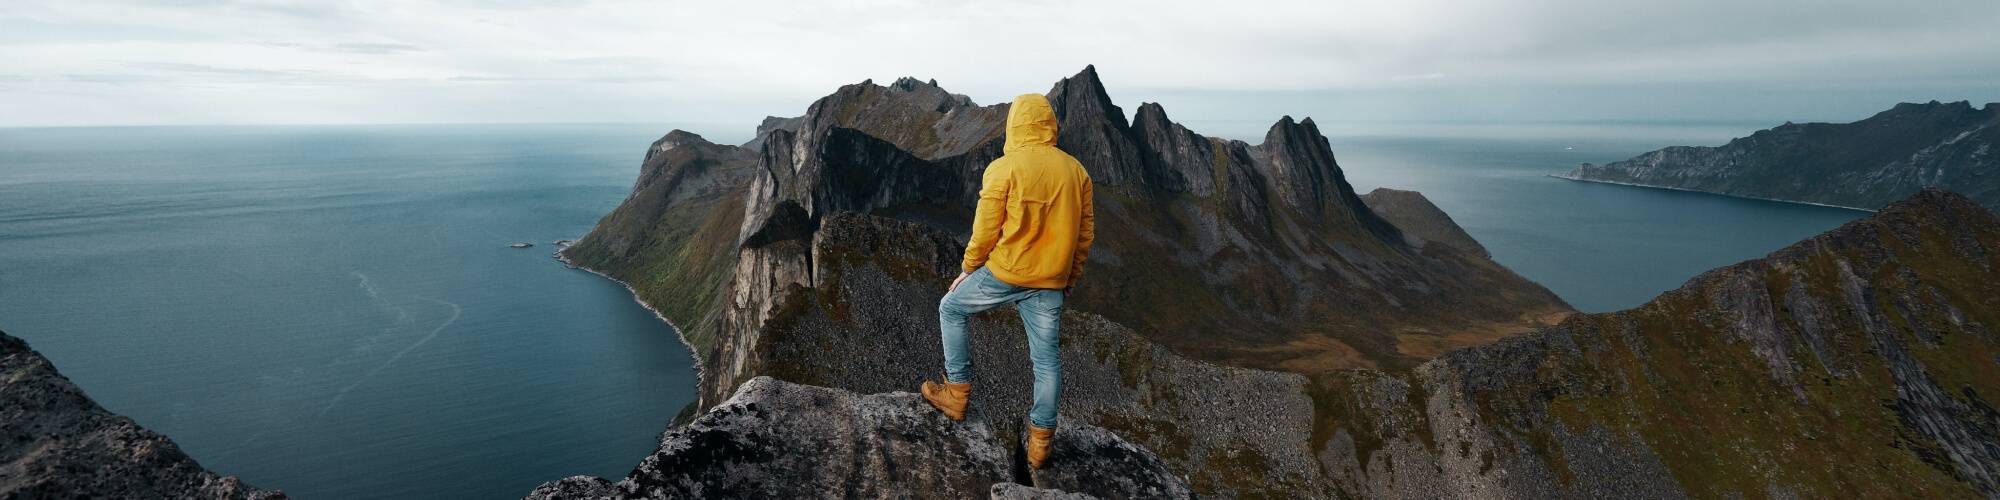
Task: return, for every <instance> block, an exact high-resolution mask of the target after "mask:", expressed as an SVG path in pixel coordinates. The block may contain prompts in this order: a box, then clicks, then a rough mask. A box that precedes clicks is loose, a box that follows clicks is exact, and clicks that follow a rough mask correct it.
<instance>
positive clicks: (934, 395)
mask: <svg viewBox="0 0 2000 500" xmlns="http://www.w3.org/2000/svg"><path fill="white" fill-rule="evenodd" d="M922 392H923V394H924V401H929V402H930V403H931V406H935V407H937V409H938V411H941V412H944V417H945V418H949V419H952V420H965V403H966V401H967V400H968V399H970V398H971V396H972V383H970V382H967V383H963V384H954V383H951V382H949V381H946V382H943V383H939V382H932V381H929V380H925V381H924V388H923V391H922Z"/></svg>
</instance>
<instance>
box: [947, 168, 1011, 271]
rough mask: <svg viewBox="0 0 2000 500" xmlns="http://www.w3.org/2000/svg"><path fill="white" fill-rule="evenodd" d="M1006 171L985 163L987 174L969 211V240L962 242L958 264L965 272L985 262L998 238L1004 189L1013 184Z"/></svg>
mask: <svg viewBox="0 0 2000 500" xmlns="http://www.w3.org/2000/svg"><path fill="white" fill-rule="evenodd" d="M1007 170H1008V169H1007V168H1006V167H1005V166H1004V165H1003V164H1002V163H1000V162H998V161H995V162H993V164H991V165H987V166H986V176H985V178H984V179H982V180H980V182H979V208H978V210H977V211H976V212H974V213H973V214H972V241H971V242H970V243H966V244H965V262H962V263H960V265H959V267H960V269H961V270H963V271H964V272H966V273H971V272H973V271H976V270H978V269H979V266H983V265H986V256H987V254H990V253H992V252H993V245H994V244H995V243H998V242H999V241H1000V223H1001V222H1003V221H1005V220H1006V219H1007V190H1008V188H1010V187H1012V186H1011V185H1010V184H1009V183H1010V182H1011V179H1010V178H1009V177H1008V176H1007Z"/></svg>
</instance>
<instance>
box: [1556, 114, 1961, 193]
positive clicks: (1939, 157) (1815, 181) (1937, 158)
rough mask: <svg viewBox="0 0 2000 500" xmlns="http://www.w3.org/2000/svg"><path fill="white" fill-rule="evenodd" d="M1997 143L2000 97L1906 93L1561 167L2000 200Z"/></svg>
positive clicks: (1649, 177) (1598, 176)
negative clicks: (1874, 109)
mask: <svg viewBox="0 0 2000 500" xmlns="http://www.w3.org/2000/svg"><path fill="white" fill-rule="evenodd" d="M1996 146H2000V103H1989V104H1987V105H1986V106H1985V107H1984V108H1978V109H1975V108H1973V107H1972V104H1971V103H1968V102H1965V101H1959V102H1953V103H1939V102H1937V101H1931V102H1929V103H1925V104H1914V103H1902V104H1897V105H1896V106H1895V107H1894V108H1891V109H1889V110H1888V111H1883V112H1881V113H1877V114H1876V115H1875V116H1872V117H1869V118H1867V119H1865V120H1861V121H1857V122H1854V123H1844V124H1834V123H1805V124H1797V123H1789V122H1788V123H1785V124H1784V125H1780V126H1778V127H1776V128H1772V129H1767V130H1759V131H1757V132H1756V133H1753V134H1750V136H1749V137H1741V138H1737V139H1734V140H1731V141H1729V143H1728V144H1724V145H1722V146H1718V147H1695V146H1675V147H1670V148H1666V149H1661V150H1658V151H1653V152H1650V153H1646V154H1642V155H1639V156H1637V157H1634V158H1632V159H1629V160H1624V161H1619V162H1613V163H1610V164H1606V165H1602V166H1599V165H1591V164H1588V163H1585V164H1583V165H1582V166H1579V167H1577V168H1576V169H1575V170H1572V171H1570V172H1569V173H1566V174H1562V175H1558V176H1557V177H1562V178H1566V179H1574V180H1581V181H1596V182H1609V183H1616V184H1632V185H1639V186H1649V187H1662V188H1672V189H1683V190H1690V191H1703V192H1710V193H1719V194H1726V195H1731V196H1741V197H1747V198H1759V199H1770V200H1783V201H1798V202H1807V203H1817V204H1822V205H1834V206H1842V207H1852V208H1862V209H1869V210H1873V209H1877V208H1881V207H1882V206H1883V205H1887V204H1889V203H1890V202H1894V201H1896V200H1900V199H1903V198H1904V197H1907V196H1910V195H1911V194H1912V193H1915V192H1917V191H1918V190H1921V189H1923V188H1925V187H1940V188H1944V189H1949V190H1952V191H1955V192H1958V193H1961V194H1964V195H1966V196H1968V197H1971V198H1972V199H1973V200H1974V201H1978V202H1979V203H1980V204H1982V205H1985V206H1986V207H1987V208H1994V209H2000V150H1996V148H1995V147H1996Z"/></svg>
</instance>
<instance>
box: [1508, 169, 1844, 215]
mask: <svg viewBox="0 0 2000 500" xmlns="http://www.w3.org/2000/svg"><path fill="white" fill-rule="evenodd" d="M1548 176H1549V177H1554V178H1557V179H1562V180H1566V181H1573V182H1589V183H1595V184H1609V185H1613V186H1629V187H1636V188H1647V189H1664V190H1667V191H1680V192H1684V193H1701V194H1708V195H1715V196H1727V197H1730V198H1737V199H1743V200H1757V201H1775V202H1778V203H1790V204H1794V205H1808V206H1815V207H1826V208H1838V209H1843V210H1854V211H1858V212H1867V213H1871V214H1872V213H1875V212H1876V210H1875V209H1872V208H1861V207H1850V206H1846V205H1832V204H1827V203H1814V202H1810V201H1798V200H1781V199H1777V198H1761V197H1756V196H1744V195H1738V194H1729V193H1717V192H1714V191H1702V190H1699V189H1688V188H1678V187H1673V186H1655V185H1652V184H1639V183H1633V182H1618V181H1606V180H1598V179H1583V178H1578V177H1572V176H1570V175H1568V174H1548Z"/></svg>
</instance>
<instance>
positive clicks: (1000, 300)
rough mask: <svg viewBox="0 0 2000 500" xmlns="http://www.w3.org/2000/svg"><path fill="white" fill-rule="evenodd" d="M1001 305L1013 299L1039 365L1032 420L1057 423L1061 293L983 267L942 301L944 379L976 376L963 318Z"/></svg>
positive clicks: (1033, 358) (1031, 353)
mask: <svg viewBox="0 0 2000 500" xmlns="http://www.w3.org/2000/svg"><path fill="white" fill-rule="evenodd" d="M1001 304H1014V310H1015V311H1016V312H1019V313H1021V324H1022V325H1023V326H1025V327H1027V330H1028V359H1029V360H1031V361H1033V362H1034V365H1035V405H1034V407H1033V408H1030V409H1029V410H1028V421H1029V422H1032V423H1034V424H1035V427H1040V428H1043V429H1054V428H1056V396H1057V395H1058V394H1060V393H1061V392H1062V355H1061V353H1060V352H1058V351H1057V340H1058V339H1059V336H1058V335H1057V334H1056V330H1057V328H1059V327H1061V326H1062V308H1063V292H1062V290H1053V289H1046V288H1021V287H1018V286H1014V285H1010V284H1007V282H1005V281H1000V279H999V278H995V277H993V273H992V272H991V271H987V270H986V268H984V267H981V268H979V270H977V271H973V272H972V275H970V276H967V277H966V278H965V282H963V283H959V284H958V288H957V289H955V290H952V291H951V293H947V294H945V296H944V299H943V300H940V301H938V330H940V331H942V332H943V336H944V378H945V381H947V382H951V383H966V382H970V381H972V353H971V352H970V351H969V349H968V348H967V346H966V338H965V318H966V317H967V316H971V315H973V314H975V313H978V312H980V311H984V310H987V309H992V308H994V307H995V306H999V305H1001Z"/></svg>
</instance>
